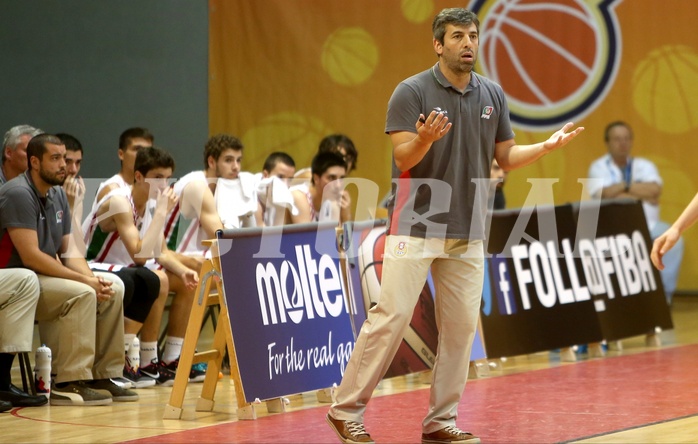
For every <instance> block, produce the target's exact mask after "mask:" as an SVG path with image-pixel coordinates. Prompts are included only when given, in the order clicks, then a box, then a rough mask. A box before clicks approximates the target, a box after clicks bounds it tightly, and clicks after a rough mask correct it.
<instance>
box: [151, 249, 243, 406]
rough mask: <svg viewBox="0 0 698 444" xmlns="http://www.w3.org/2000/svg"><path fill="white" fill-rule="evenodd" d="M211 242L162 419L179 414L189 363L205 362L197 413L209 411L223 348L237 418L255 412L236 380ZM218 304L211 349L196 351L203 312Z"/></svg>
mask: <svg viewBox="0 0 698 444" xmlns="http://www.w3.org/2000/svg"><path fill="white" fill-rule="evenodd" d="M206 243H208V244H210V245H211V251H212V253H213V255H212V256H213V257H212V258H210V259H206V260H205V261H204V263H203V265H202V267H201V272H200V274H199V284H198V286H197V288H196V294H195V295H194V302H193V304H192V310H191V314H190V315H189V324H188V325H187V332H186V335H185V336H184V344H183V345H182V354H181V356H180V359H179V366H178V367H177V374H176V375H175V380H174V385H173V386H172V393H171V394H170V402H169V404H168V405H167V406H166V407H165V413H164V414H163V419H180V418H181V417H182V412H183V409H182V405H183V403H184V395H185V393H186V390H187V383H188V382H189V372H190V371H191V367H192V365H193V364H196V363H199V362H206V363H207V364H208V368H207V369H206V377H205V379H204V384H203V388H202V390H201V396H200V397H199V400H198V401H197V404H196V411H197V412H210V411H211V410H213V405H214V402H213V396H214V395H215V393H216V384H217V383H218V374H219V372H220V370H221V364H222V362H223V357H224V356H225V351H226V347H227V350H228V355H229V356H230V375H231V378H232V379H233V381H234V384H235V397H236V398H237V404H238V412H237V413H238V418H239V419H256V413H255V411H254V408H253V406H252V404H250V403H247V402H245V394H244V391H243V389H242V384H241V382H240V370H239V368H238V365H237V356H236V354H235V345H234V343H233V336H232V331H231V329H230V320H229V317H228V309H227V306H226V302H225V297H224V293H223V283H222V280H221V265H220V260H219V256H218V242H217V241H216V240H213V241H207V242H206ZM216 305H218V306H219V307H220V314H219V317H218V325H217V326H216V331H215V333H214V336H213V348H212V349H211V350H205V351H202V352H196V345H197V343H198V341H199V335H200V332H201V323H202V322H203V320H204V316H205V315H206V310H207V309H208V307H211V306H216Z"/></svg>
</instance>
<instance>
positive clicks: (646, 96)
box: [632, 45, 698, 134]
mask: <svg viewBox="0 0 698 444" xmlns="http://www.w3.org/2000/svg"><path fill="white" fill-rule="evenodd" d="M632 85H633V104H634V105H635V109H637V111H638V113H640V115H641V116H642V118H643V119H645V121H646V122H647V123H648V124H649V125H652V126H653V127H655V128H657V129H663V130H664V131H666V132H669V133H674V134H682V133H685V132H686V131H689V130H691V129H695V128H696V127H698V103H697V102H696V98H698V52H696V49H695V48H691V47H689V46H683V45H666V46H662V47H661V48H658V49H655V50H654V51H651V52H650V53H649V55H648V56H647V59H646V60H645V61H643V62H642V63H640V64H639V65H638V66H637V68H636V69H635V73H634V74H633V78H632Z"/></svg>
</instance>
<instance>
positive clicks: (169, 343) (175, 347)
mask: <svg viewBox="0 0 698 444" xmlns="http://www.w3.org/2000/svg"><path fill="white" fill-rule="evenodd" d="M182 344H184V338H175V337H172V336H168V337H167V340H166V341H165V351H164V352H163V354H162V360H163V361H165V364H169V363H170V362H172V361H174V360H175V359H177V358H179V355H180V354H182Z"/></svg>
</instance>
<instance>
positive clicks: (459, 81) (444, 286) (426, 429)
mask: <svg viewBox="0 0 698 444" xmlns="http://www.w3.org/2000/svg"><path fill="white" fill-rule="evenodd" d="M432 28H433V34H434V35H433V47H434V51H435V52H436V54H437V56H438V59H439V60H438V62H437V63H436V65H434V66H433V67H431V68H430V69H427V70H425V71H423V72H421V73H419V74H416V75H414V76H412V77H410V78H408V79H406V80H404V81H403V82H401V83H400V84H399V85H398V86H397V88H396V89H395V91H394V92H393V95H392V97H391V98H390V101H389V103H388V114H387V120H386V128H385V131H386V133H388V134H389V135H390V139H391V141H392V143H393V188H394V198H393V199H392V203H391V208H390V221H389V228H388V236H387V238H386V242H385V253H384V256H383V272H382V278H381V294H380V298H379V302H378V304H377V305H375V306H374V307H373V308H371V310H370V311H369V315H368V319H367V320H366V322H365V323H364V325H363V327H362V328H361V333H360V335H359V337H358V339H357V340H356V345H355V347H354V350H353V352H352V354H351V359H350V360H349V363H348V364H347V367H346V369H345V371H344V376H343V378H342V383H341V384H340V386H339V387H338V389H337V391H336V392H335V399H336V401H335V403H334V404H333V405H332V408H331V409H330V412H329V413H328V415H327V421H328V423H329V424H330V426H331V427H332V428H333V430H334V431H335V432H336V433H337V435H338V437H339V438H340V440H341V441H342V442H372V440H371V437H370V435H369V434H368V433H367V432H366V429H365V428H364V425H363V415H364V411H365V409H366V404H367V402H368V400H369V399H370V398H371V394H372V393H373V390H374V388H375V387H376V385H377V384H378V382H379V381H380V379H381V378H382V377H383V375H384V374H385V372H386V371H387V369H388V366H389V365H390V362H391V361H392V359H393V357H394V356H395V353H396V352H397V349H398V347H399V345H400V342H401V341H402V337H403V335H404V332H405V329H406V328H407V327H408V325H409V322H410V320H411V318H412V313H413V311H414V306H415V305H416V303H417V300H418V298H419V294H420V292H421V290H422V288H423V287H424V282H425V280H426V278H427V273H428V272H429V270H430V269H431V273H432V277H433V279H434V284H435V287H436V295H435V299H436V300H435V307H436V319H437V322H438V324H439V347H438V355H437V357H436V362H435V363H434V369H433V374H432V384H431V394H430V398H429V410H428V412H427V416H426V418H425V419H424V421H423V422H422V442H423V443H450V442H458V443H465V442H468V443H476V442H480V439H479V438H477V437H476V436H474V435H472V434H471V433H468V432H464V431H462V430H460V429H459V428H458V427H457V425H456V415H457V411H458V403H459V401H460V398H461V395H462V393H463V390H464V388H465V382H466V380H467V377H468V365H469V360H470V350H471V347H472V343H473V339H474V337H475V330H476V327H477V321H478V315H479V308H480V300H481V297H482V286H483V282H484V251H483V242H482V239H483V238H484V234H485V230H484V227H485V223H484V222H485V216H486V211H487V202H488V197H489V194H490V186H489V174H490V165H491V163H492V160H493V159H495V158H496V159H497V161H498V163H499V165H501V166H502V168H504V169H505V170H507V171H508V170H511V169H514V168H518V167H522V166H525V165H528V164H530V163H532V162H534V161H535V160H537V159H539V158H540V157H542V156H544V155H545V154H547V153H549V152H551V151H553V150H555V149H557V148H560V147H562V146H563V145H565V144H567V143H568V142H569V141H570V140H572V139H573V138H574V137H575V136H576V135H577V134H579V132H581V131H582V129H583V128H577V129H575V130H573V131H571V132H568V131H569V130H570V129H571V128H572V127H573V124H572V123H568V124H566V125H565V126H564V127H563V128H562V129H560V130H559V131H557V132H555V133H554V134H553V135H552V136H551V137H550V138H549V139H548V140H547V141H545V142H543V143H537V144H533V145H526V146H522V145H517V144H516V142H515V141H514V133H513V131H512V129H511V124H510V122H509V109H508V106H507V102H506V98H505V96H504V93H503V91H502V88H501V87H500V86H499V85H497V84H496V83H494V82H492V81H491V80H488V79H487V78H485V77H483V76H481V75H479V74H476V73H475V72H473V67H474V66H475V60H476V57H477V52H478V47H479V40H478V37H479V22H478V19H477V16H476V15H475V14H473V13H472V12H470V11H468V10H466V9H462V8H451V9H444V10H443V11H441V12H440V13H439V14H438V15H437V16H436V18H435V19H434V22H433V25H432Z"/></svg>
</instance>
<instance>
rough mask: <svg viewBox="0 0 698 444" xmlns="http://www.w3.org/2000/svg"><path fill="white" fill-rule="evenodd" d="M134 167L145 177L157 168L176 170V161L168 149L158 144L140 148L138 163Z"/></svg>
mask: <svg viewBox="0 0 698 444" xmlns="http://www.w3.org/2000/svg"><path fill="white" fill-rule="evenodd" d="M133 167H134V168H133V169H134V171H138V172H139V173H141V174H142V175H143V177H145V176H146V175H147V174H148V171H150V170H154V169H155V168H172V171H173V172H174V169H175V161H174V158H173V157H172V155H171V154H170V153H168V152H167V151H165V150H163V149H162V148H158V147H156V146H151V147H148V148H141V149H140V150H138V154H136V163H135V164H134V166H133Z"/></svg>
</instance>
